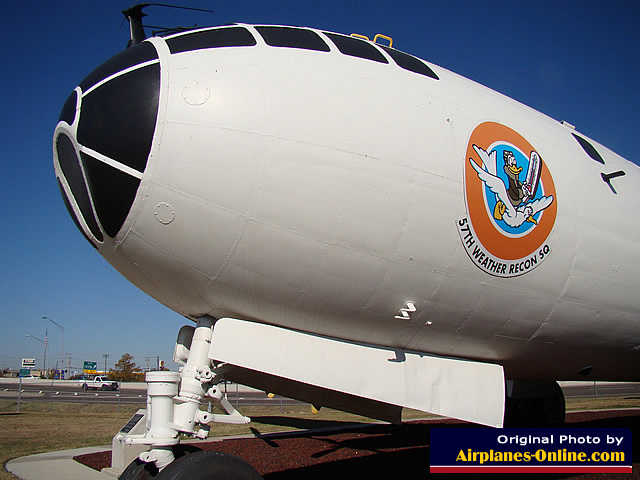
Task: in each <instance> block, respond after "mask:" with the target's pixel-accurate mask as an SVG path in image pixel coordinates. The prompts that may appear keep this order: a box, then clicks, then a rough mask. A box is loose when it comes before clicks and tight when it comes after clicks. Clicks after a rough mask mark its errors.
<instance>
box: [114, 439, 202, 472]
mask: <svg viewBox="0 0 640 480" xmlns="http://www.w3.org/2000/svg"><path fill="white" fill-rule="evenodd" d="M201 451H202V450H201V449H199V448H198V447H195V446H193V445H176V446H175V447H173V454H174V455H175V457H176V459H179V458H182V457H184V456H185V455H190V454H192V453H194V452H201ZM174 463H175V460H174ZM158 474H159V472H158V469H157V468H156V464H155V463H145V462H143V461H141V460H140V459H139V458H136V459H135V460H134V461H133V462H131V463H130V464H129V465H128V466H127V468H125V469H124V471H123V472H122V473H121V474H120V476H119V477H118V478H119V479H120V480H148V479H151V478H157V476H158Z"/></svg>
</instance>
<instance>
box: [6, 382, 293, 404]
mask: <svg viewBox="0 0 640 480" xmlns="http://www.w3.org/2000/svg"><path fill="white" fill-rule="evenodd" d="M125 387H126V388H122V389H121V390H120V391H103V390H86V391H85V390H82V389H81V388H79V387H78V384H77V382H69V383H65V382H54V383H53V384H52V383H51V382H50V381H46V380H28V381H24V382H23V383H22V392H21V398H22V400H24V401H43V402H44V401H47V402H50V401H54V402H59V403H100V404H110V405H136V404H145V403H146V401H147V390H146V388H145V387H139V386H138V387H137V388H129V387H130V386H129V385H125ZM18 388H19V383H7V382H2V381H0V398H11V399H14V400H15V399H17V398H18ZM246 390H247V389H246V388H242V389H240V388H238V389H237V390H236V386H235V385H229V386H228V388H227V396H228V398H229V401H230V402H231V403H232V404H233V405H234V406H236V408H237V407H242V406H245V407H246V406H268V405H273V406H287V405H304V403H303V402H299V401H297V400H292V399H289V398H284V397H278V396H276V397H274V398H269V397H267V396H266V394H265V393H264V392H259V391H246Z"/></svg>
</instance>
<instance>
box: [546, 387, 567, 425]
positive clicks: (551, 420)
mask: <svg viewBox="0 0 640 480" xmlns="http://www.w3.org/2000/svg"><path fill="white" fill-rule="evenodd" d="M566 411H567V409H566V405H565V402H564V393H562V388H560V385H558V383H557V382H556V384H555V386H554V389H553V396H551V397H547V398H545V399H544V400H543V405H542V412H541V414H542V417H543V418H542V421H543V422H544V424H545V425H553V426H556V425H562V424H563V423H564V416H565V414H566Z"/></svg>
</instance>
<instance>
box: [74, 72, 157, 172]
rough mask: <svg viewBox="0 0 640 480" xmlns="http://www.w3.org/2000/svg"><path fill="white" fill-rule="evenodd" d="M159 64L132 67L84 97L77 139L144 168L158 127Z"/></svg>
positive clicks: (106, 153) (140, 169)
mask: <svg viewBox="0 0 640 480" xmlns="http://www.w3.org/2000/svg"><path fill="white" fill-rule="evenodd" d="M159 94H160V65H159V64H158V63H153V64H151V65H147V66H146V67H142V68H139V69H137V70H132V71H130V72H128V73H125V74H124V75H120V76H119V77H115V78H113V79H112V80H110V81H108V82H107V83H104V84H103V85H100V87H98V88H96V89H95V90H93V91H91V92H90V93H89V94H87V95H86V96H85V97H84V98H83V99H82V110H81V112H80V123H79V125H78V142H79V143H80V144H81V145H84V146H86V147H89V148H91V149H92V150H95V151H96V152H99V153H101V154H103V155H106V156H107V157H109V158H112V159H114V160H116V161H118V162H120V163H124V164H125V165H127V166H129V167H131V168H134V169H136V170H137V171H139V172H144V169H145V168H146V165H147V158H148V157H149V151H150V150H151V141H152V140H153V133H154V131H155V128H156V117H157V115H158V98H159Z"/></svg>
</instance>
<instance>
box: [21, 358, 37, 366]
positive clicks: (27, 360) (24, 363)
mask: <svg viewBox="0 0 640 480" xmlns="http://www.w3.org/2000/svg"><path fill="white" fill-rule="evenodd" d="M35 366H36V359H35V358H23V359H22V368H35Z"/></svg>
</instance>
